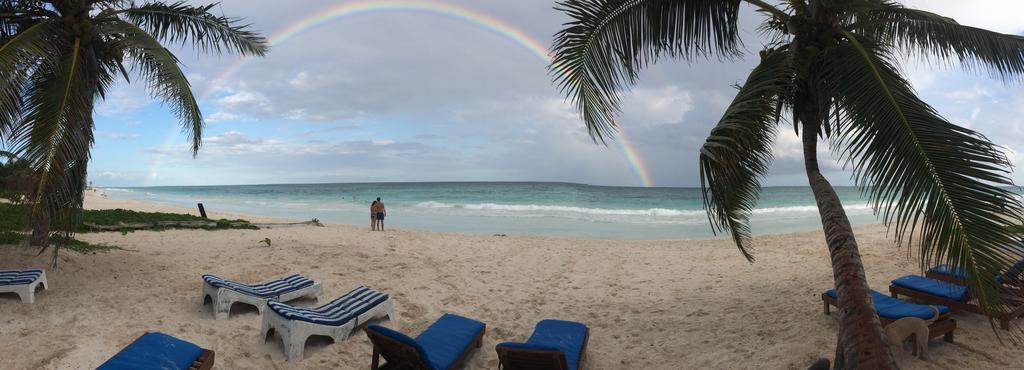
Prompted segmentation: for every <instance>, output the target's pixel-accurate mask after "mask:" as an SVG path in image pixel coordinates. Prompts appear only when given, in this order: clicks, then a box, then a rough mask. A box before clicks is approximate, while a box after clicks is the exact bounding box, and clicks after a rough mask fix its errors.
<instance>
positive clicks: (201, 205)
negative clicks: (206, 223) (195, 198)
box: [199, 203, 206, 220]
mask: <svg viewBox="0 0 1024 370" xmlns="http://www.w3.org/2000/svg"><path fill="white" fill-rule="evenodd" d="M199 216H200V217H202V218H203V219H204V220H205V219H206V209H205V208H203V204H202V203H199Z"/></svg>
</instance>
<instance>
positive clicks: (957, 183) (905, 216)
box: [826, 32, 1024, 311]
mask: <svg viewBox="0 0 1024 370" xmlns="http://www.w3.org/2000/svg"><path fill="white" fill-rule="evenodd" d="M845 35H846V37H847V38H848V40H849V41H848V42H847V43H846V44H845V45H843V46H839V47H838V48H836V49H834V50H833V51H832V52H834V53H835V54H834V55H831V56H830V57H829V58H827V60H829V65H828V66H827V69H828V71H829V73H828V75H827V77H826V80H827V81H828V88H829V89H830V91H831V92H832V93H833V94H834V97H835V104H836V105H837V107H838V108H839V114H838V115H839V117H838V120H839V123H838V127H837V131H838V135H836V136H834V137H833V139H834V140H835V143H836V144H837V145H836V146H835V148H841V149H838V150H840V151H841V154H842V155H844V156H846V157H847V158H848V159H849V162H848V165H849V166H851V167H852V168H853V170H854V174H855V178H856V180H857V182H858V184H859V185H860V186H861V187H862V188H863V189H865V192H866V193H867V194H868V195H869V199H870V200H871V202H872V205H873V206H874V208H875V209H876V211H878V212H880V213H881V215H882V220H883V222H884V223H885V224H886V225H887V226H889V227H890V228H891V229H892V230H894V236H895V238H896V240H897V242H901V243H906V244H908V245H910V246H911V247H913V246H914V243H913V241H914V239H915V238H916V239H917V241H918V245H919V248H920V253H921V257H922V259H921V263H922V265H921V266H922V268H924V267H925V266H929V265H932V264H934V263H938V262H942V263H949V264H951V265H953V266H954V267H955V268H961V269H962V270H963V271H965V272H966V274H967V276H968V280H969V282H970V288H971V290H972V291H973V292H976V294H977V297H978V299H979V301H980V303H981V304H982V306H983V307H986V308H988V309H990V310H995V311H1001V310H1004V309H1006V308H1007V306H1006V305H1005V301H1004V300H1003V299H1002V297H1001V296H1000V295H999V294H998V292H997V290H996V288H995V287H994V284H993V282H994V281H995V279H996V276H997V275H998V274H1000V273H1002V272H1003V271H1006V270H1007V269H1008V268H1010V267H1011V266H1012V265H1013V263H1014V262H1016V261H1018V260H1020V259H1022V258H1024V245H1022V244H1021V243H1020V242H1019V241H1018V240H1017V238H1015V237H1014V236H1013V235H1012V234H1011V232H1010V231H1009V230H1008V229H1007V226H1009V225H1010V224H1012V223H1013V222H1015V221H1016V222H1019V221H1020V220H1021V216H1022V213H1021V203H1020V201H1019V200H1018V199H1017V197H1016V196H1015V195H1014V194H1013V193H1012V192H1011V191H1010V190H1008V189H1007V188H1005V186H1010V185H1012V182H1011V180H1010V179H1009V178H1008V177H1007V176H1008V175H1007V174H1008V169H1009V165H1010V164H1009V162H1008V161H1007V158H1006V157H1005V155H1004V153H1003V152H1002V151H1001V150H1000V148H999V147H997V146H995V145H993V144H992V143H991V142H989V141H988V140H987V139H986V138H984V137H983V136H982V135H980V134H978V133H976V132H974V131H971V130H969V129H967V128H963V127H959V126H957V125H954V124H952V123H950V122H948V121H947V120H945V119H944V118H942V117H941V116H939V114H938V113H937V112H936V111H935V110H934V109H933V108H931V107H930V106H928V104H926V103H925V102H923V101H921V100H920V99H919V98H918V97H917V95H916V94H915V93H914V91H913V89H912V88H911V86H910V83H909V82H908V81H907V80H906V79H904V78H903V77H902V76H901V75H900V73H899V70H898V69H897V67H896V62H895V61H894V60H893V59H892V58H891V56H890V52H891V50H888V49H886V48H885V47H884V46H881V45H878V44H875V43H872V42H870V41H869V40H868V39H859V38H857V36H856V35H853V34H852V33H848V32H847V33H845Z"/></svg>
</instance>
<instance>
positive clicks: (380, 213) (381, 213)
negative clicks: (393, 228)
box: [377, 197, 388, 231]
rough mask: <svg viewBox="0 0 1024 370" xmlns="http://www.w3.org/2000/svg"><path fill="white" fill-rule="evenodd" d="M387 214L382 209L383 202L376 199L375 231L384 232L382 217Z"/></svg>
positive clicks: (378, 198)
mask: <svg viewBox="0 0 1024 370" xmlns="http://www.w3.org/2000/svg"><path fill="white" fill-rule="evenodd" d="M387 212H388V211H387V210H385V209H384V202H382V201H381V200H380V197H377V230H380V231H384V216H386V215H387Z"/></svg>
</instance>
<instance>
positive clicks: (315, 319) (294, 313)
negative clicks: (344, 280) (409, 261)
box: [267, 286, 388, 326]
mask: <svg viewBox="0 0 1024 370" xmlns="http://www.w3.org/2000/svg"><path fill="white" fill-rule="evenodd" d="M387 300H388V295H387V294H384V293H381V292H378V291H375V290H373V289H370V288H367V287H364V286H361V287H358V288H356V289H353V290H352V291H351V292H348V293H347V294H345V295H343V296H341V297H339V298H338V299H335V300H333V301H331V302H330V303H328V304H325V305H323V306H320V307H317V308H304V307H296V306H290V305H287V304H284V303H280V302H269V303H267V306H268V307H270V309H271V310H274V312H277V313H278V314H279V315H281V316H283V317H284V318H287V319H290V320H300V321H306V322H311V323H314V324H321V325H331V326H340V325H344V324H345V323H347V322H349V321H351V320H353V319H355V318H356V317H359V315H362V314H363V313H366V311H369V310H370V309H372V308H374V307H377V306H378V305H380V304H382V303H384V302H385V301H387ZM357 324H358V323H357Z"/></svg>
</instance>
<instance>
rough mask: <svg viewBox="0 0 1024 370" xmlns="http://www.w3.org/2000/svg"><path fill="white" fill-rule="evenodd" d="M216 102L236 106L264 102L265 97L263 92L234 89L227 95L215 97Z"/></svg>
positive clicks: (265, 100) (265, 101)
mask: <svg viewBox="0 0 1024 370" xmlns="http://www.w3.org/2000/svg"><path fill="white" fill-rule="evenodd" d="M217 102H218V103H220V104H221V105H225V106H228V107H237V106H239V105H244V104H266V103H267V98H266V97H265V96H263V94H257V93H252V92H249V91H236V92H234V93H232V94H230V95H228V96H225V97H222V98H220V99H217Z"/></svg>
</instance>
